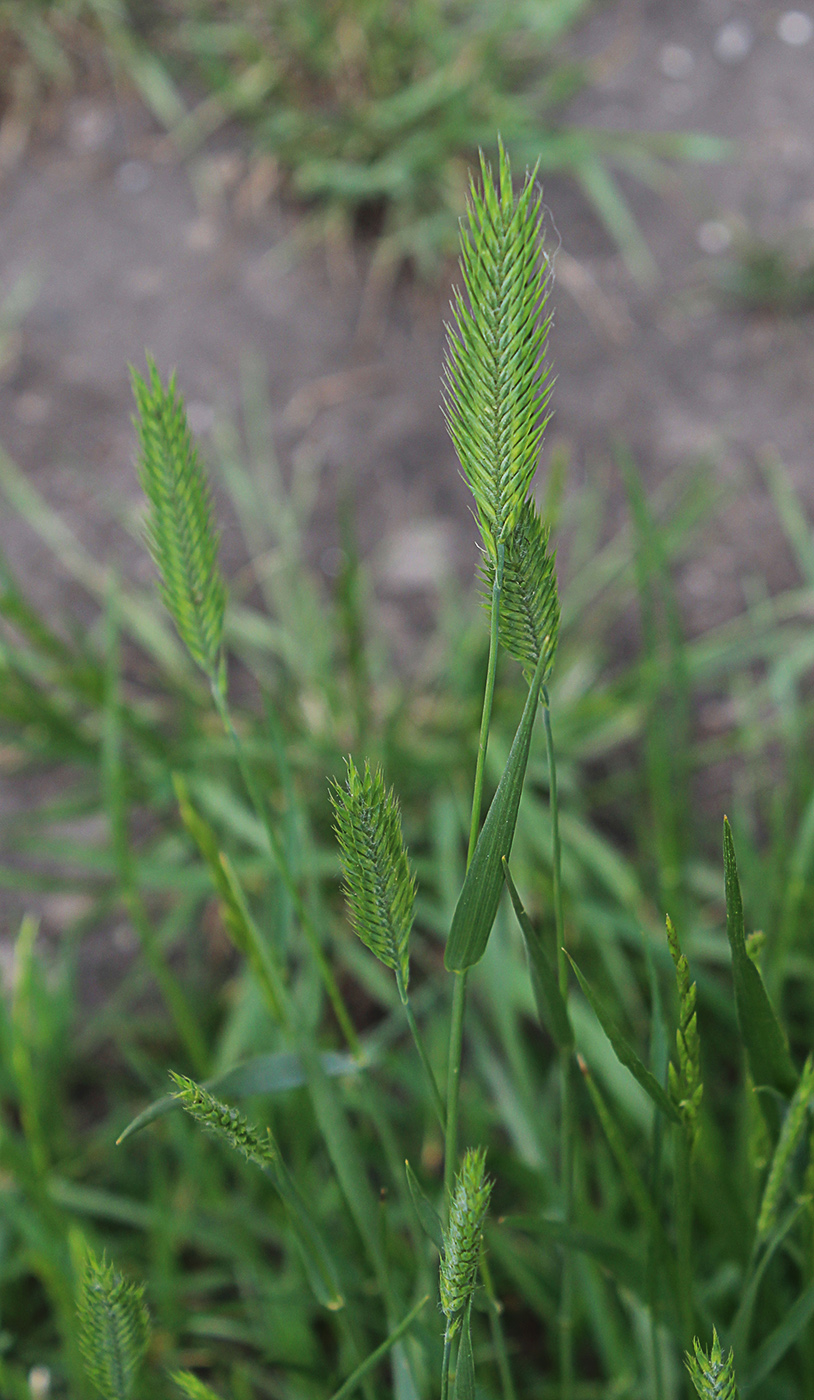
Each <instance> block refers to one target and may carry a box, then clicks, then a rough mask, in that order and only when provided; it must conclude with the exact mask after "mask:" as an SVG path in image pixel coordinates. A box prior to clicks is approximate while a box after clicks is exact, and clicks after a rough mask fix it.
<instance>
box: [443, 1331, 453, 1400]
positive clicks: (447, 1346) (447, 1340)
mask: <svg viewBox="0 0 814 1400" xmlns="http://www.w3.org/2000/svg"><path fill="white" fill-rule="evenodd" d="M451 1352H452V1337H451V1335H450V1330H449V1328H448V1327H447V1330H446V1332H445V1333H444V1358H443V1360H442V1362H441V1400H447V1397H448V1396H449V1362H450V1355H451Z"/></svg>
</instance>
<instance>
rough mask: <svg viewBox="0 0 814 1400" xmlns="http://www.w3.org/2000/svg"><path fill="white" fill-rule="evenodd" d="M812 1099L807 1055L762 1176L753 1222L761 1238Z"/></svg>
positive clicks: (813, 1067) (813, 1074)
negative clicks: (755, 1223) (763, 1183)
mask: <svg viewBox="0 0 814 1400" xmlns="http://www.w3.org/2000/svg"><path fill="white" fill-rule="evenodd" d="M812 1098H814V1057H812V1056H811V1055H809V1057H808V1059H807V1060H806V1062H805V1065H804V1067H803V1072H802V1074H801V1075H800V1083H799V1084H798V1085H797V1088H796V1089H795V1091H794V1095H793V1097H792V1100H791V1103H790V1104H789V1106H788V1109H787V1111H786V1116H785V1118H784V1119H783V1126H782V1128H781V1129H780V1137H779V1138H778V1141H777V1146H776V1148H775V1150H774V1155H773V1157H772V1161H771V1166H770V1167H769V1173H768V1176H767V1177H766V1185H765V1187H764V1188H763V1200H762V1201H761V1204H760V1212H759V1214H758V1221H757V1234H758V1239H759V1240H761V1241H762V1240H765V1239H767V1238H768V1236H769V1235H770V1234H771V1232H772V1230H773V1229H774V1227H775V1224H776V1223H777V1212H778V1207H779V1205H780V1200H781V1196H782V1192H783V1186H784V1183H785V1180H786V1176H787V1174H788V1170H789V1167H790V1165H791V1162H792V1159H793V1157H794V1154H795V1152H796V1151H797V1148H798V1147H799V1145H800V1142H801V1140H802V1137H803V1133H804V1132H805V1129H806V1124H807V1122H808V1110H809V1107H810V1105H811V1100H812Z"/></svg>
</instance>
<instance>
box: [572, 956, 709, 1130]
mask: <svg viewBox="0 0 814 1400" xmlns="http://www.w3.org/2000/svg"><path fill="white" fill-rule="evenodd" d="M566 957H567V958H568V961H569V962H570V964H571V966H572V968H573V969H574V973H575V975H576V979H577V981H578V982H579V985H580V987H581V988H582V991H583V993H584V994H585V996H586V997H587V999H588V1001H589V1002H590V1005H591V1007H592V1009H593V1011H594V1014H595V1016H596V1019H597V1020H598V1022H599V1024H600V1026H601V1027H602V1029H603V1031H604V1032H605V1035H606V1036H607V1037H608V1040H609V1041H610V1043H611V1046H612V1048H613V1053H614V1055H615V1056H616V1058H617V1060H618V1061H619V1063H620V1064H622V1065H624V1067H625V1069H628V1070H630V1073H631V1074H632V1075H633V1078H634V1079H635V1080H636V1082H637V1083H638V1084H641V1086H642V1088H643V1089H644V1091H645V1093H646V1094H647V1095H648V1096H649V1098H651V1099H652V1100H653V1103H654V1104H655V1105H656V1108H658V1109H660V1110H661V1112H662V1113H663V1114H664V1115H665V1117H667V1118H669V1119H670V1121H671V1122H673V1123H681V1114H680V1113H679V1111H678V1109H677V1108H676V1106H675V1104H674V1103H673V1101H672V1099H670V1098H668V1096H667V1093H666V1091H665V1090H664V1089H663V1088H662V1087H661V1085H660V1084H659V1081H658V1080H657V1079H656V1076H655V1075H654V1074H653V1073H652V1071H651V1070H649V1069H648V1068H647V1066H646V1065H645V1064H644V1063H643V1061H642V1060H641V1059H640V1058H639V1056H638V1055H637V1054H636V1051H635V1050H634V1049H633V1046H632V1045H630V1044H629V1043H628V1042H627V1041H626V1040H625V1038H624V1036H623V1035H622V1034H621V1032H620V1031H619V1029H618V1027H617V1026H616V1024H615V1022H614V1021H613V1019H612V1017H611V1016H610V1014H609V1012H608V1011H607V1009H606V1007H605V1005H604V1003H603V1002H602V1001H601V1000H600V998H599V997H598V996H597V995H596V992H595V991H594V990H593V989H592V987H591V986H590V985H589V983H588V982H587V981H586V979H585V978H584V977H583V975H582V973H581V972H580V970H579V968H578V967H577V965H576V963H575V962H574V959H573V958H572V957H571V954H570V953H567V954H566Z"/></svg>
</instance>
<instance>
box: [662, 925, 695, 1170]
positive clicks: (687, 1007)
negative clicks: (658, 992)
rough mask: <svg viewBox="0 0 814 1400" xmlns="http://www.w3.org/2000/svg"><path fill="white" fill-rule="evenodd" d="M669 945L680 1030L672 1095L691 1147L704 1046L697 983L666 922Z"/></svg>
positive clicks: (671, 1076)
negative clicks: (696, 991)
mask: <svg viewBox="0 0 814 1400" xmlns="http://www.w3.org/2000/svg"><path fill="white" fill-rule="evenodd" d="M667 942H668V943H669V945H670V955H671V957H672V959H673V962H674V964H675V970H676V983H677V985H678V1030H677V1031H676V1058H677V1061H678V1064H677V1065H674V1064H673V1063H672V1061H671V1063H670V1066H669V1070H668V1074H669V1082H670V1093H671V1095H672V1098H673V1102H674V1103H675V1105H676V1108H677V1109H678V1110H679V1112H680V1114H681V1117H682V1119H683V1122H684V1128H685V1131H686V1133H687V1137H688V1139H689V1143H690V1146H691V1147H692V1146H693V1144H694V1143H695V1139H696V1137H697V1136H698V1111H699V1109H700V1107H701V1098H702V1096H703V1093H704V1086H703V1084H702V1083H701V1045H700V1042H699V1039H698V1019H697V1017H696V1013H695V983H694V982H691V981H690V969H689V964H688V962H687V959H686V957H685V956H684V954H683V953H682V951H681V945H680V944H679V941H678V935H677V934H676V931H675V929H674V928H673V925H672V923H671V921H670V919H669V918H668V919H667Z"/></svg>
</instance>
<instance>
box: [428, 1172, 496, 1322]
mask: <svg viewBox="0 0 814 1400" xmlns="http://www.w3.org/2000/svg"><path fill="white" fill-rule="evenodd" d="M491 1194H492V1182H491V1181H490V1180H489V1178H488V1177H487V1175H486V1149H485V1148H483V1147H478V1148H471V1147H470V1148H467V1151H466V1153H465V1154H464V1160H463V1163H462V1165H461V1170H460V1172H459V1173H458V1176H457V1179H456V1182H455V1190H454V1192H453V1195H452V1201H451V1202H450V1207H449V1224H448V1225H447V1227H446V1229H445V1230H444V1253H443V1257H442V1259H441V1278H440V1291H441V1307H442V1309H443V1312H444V1316H445V1318H446V1320H447V1334H448V1336H450V1337H451V1336H452V1335H453V1334H454V1333H455V1331H456V1330H457V1328H458V1326H459V1324H460V1320H461V1317H462V1315H463V1312H464V1309H465V1308H466V1305H467V1303H468V1302H469V1300H470V1299H471V1297H472V1295H473V1293H474V1291H475V1284H476V1282H477V1277H478V1267H479V1265H480V1256H481V1247H482V1241H483V1224H484V1221H485V1219H486V1212H487V1210H488V1209H489V1197H490V1196H491Z"/></svg>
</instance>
